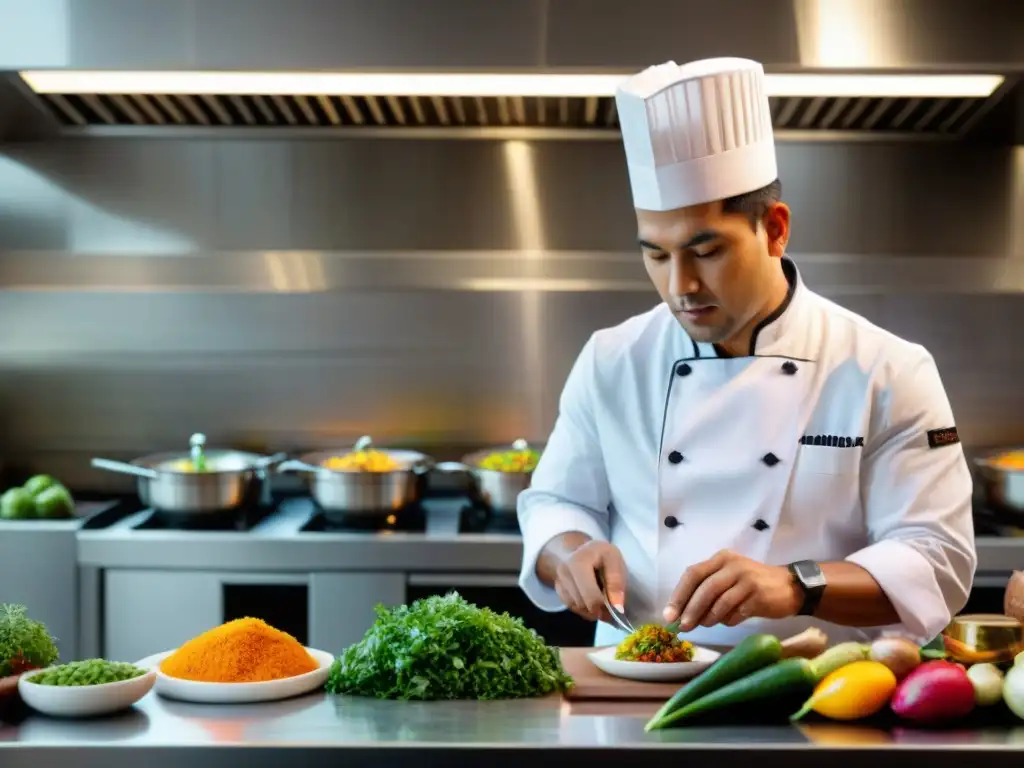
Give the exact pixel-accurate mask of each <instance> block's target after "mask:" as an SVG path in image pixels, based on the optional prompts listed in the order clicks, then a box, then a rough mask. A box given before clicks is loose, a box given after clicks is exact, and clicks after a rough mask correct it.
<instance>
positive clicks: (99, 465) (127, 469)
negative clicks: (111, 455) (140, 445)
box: [92, 459, 160, 480]
mask: <svg viewBox="0 0 1024 768" xmlns="http://www.w3.org/2000/svg"><path fill="white" fill-rule="evenodd" d="M92 465H93V466H94V467H96V469H105V470H107V471H108V472H120V473H121V474H123V475H135V476H136V477H144V478H146V479H147V480H156V479H157V478H158V477H159V476H160V475H159V473H158V472H157V471H156V470H155V469H149V468H147V467H139V466H136V465H135V464H129V463H128V462H126V461H111V460H110V459H93V460H92Z"/></svg>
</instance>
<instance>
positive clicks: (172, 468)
mask: <svg viewBox="0 0 1024 768" xmlns="http://www.w3.org/2000/svg"><path fill="white" fill-rule="evenodd" d="M285 458H287V455H286V454H283V453H280V454H275V455H273V456H261V455H259V454H256V453H247V452H245V451H235V450H229V449H216V448H215V449H208V448H207V447H206V436H205V435H203V434H201V433H197V434H194V435H192V437H191V438H190V440H189V450H188V451H187V452H186V451H178V452H173V451H171V452H165V453H155V454H151V455H149V456H143V457H141V458H138V459H132V460H131V461H128V462H122V461H111V460H110V459H99V458H97V459H93V460H92V465H93V466H94V467H96V468H97V469H102V470H106V471H109V472H119V473H122V474H128V475H134V476H135V477H136V478H137V489H138V494H139V499H140V500H141V501H142V503H143V504H145V505H146V506H147V507H151V508H153V509H154V510H156V511H158V512H161V513H165V514H169V515H207V514H217V513H223V512H231V511H235V510H239V509H244V508H246V507H250V506H253V505H255V504H260V503H266V502H267V501H268V499H269V482H268V477H267V473H268V469H269V468H270V467H271V466H273V465H274V464H275V463H277V462H279V461H282V460H284V459H285Z"/></svg>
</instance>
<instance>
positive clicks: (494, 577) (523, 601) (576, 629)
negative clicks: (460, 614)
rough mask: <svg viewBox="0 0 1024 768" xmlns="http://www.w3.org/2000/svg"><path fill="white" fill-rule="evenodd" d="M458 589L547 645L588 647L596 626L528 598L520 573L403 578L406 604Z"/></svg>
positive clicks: (452, 574) (470, 599)
mask: <svg viewBox="0 0 1024 768" xmlns="http://www.w3.org/2000/svg"><path fill="white" fill-rule="evenodd" d="M449 592H458V593H459V594H460V595H462V597H463V598H465V599H466V601H467V602H470V603H473V604H474V605H477V606H479V607H481V608H490V609H491V610H492V611H495V612H496V613H507V614H508V615H509V616H514V617H517V618H520V619H522V620H523V623H524V624H525V625H526V626H527V627H529V628H530V629H533V630H535V631H536V632H537V634H539V635H540V636H541V637H543V638H544V640H545V641H546V642H547V643H548V645H553V646H558V647H562V648H577V647H591V646H593V645H594V632H595V630H596V626H595V624H594V623H593V622H591V621H587V620H585V619H581V618H580V617H579V616H577V615H575V614H573V613H570V612H569V611H561V612H559V613H548V612H547V611H542V610H540V609H539V608H538V607H537V606H535V605H534V604H533V603H531V602H530V600H529V598H527V597H526V595H525V594H524V593H523V590H522V589H520V587H519V574H516V573H509V574H504V573H500V574H493V573H489V574H469V573H410V574H409V576H408V578H407V579H406V597H405V601H406V603H407V604H409V603H412V602H413V601H414V600H419V599H420V598H423V597H429V596H431V595H446V594H448V593H449Z"/></svg>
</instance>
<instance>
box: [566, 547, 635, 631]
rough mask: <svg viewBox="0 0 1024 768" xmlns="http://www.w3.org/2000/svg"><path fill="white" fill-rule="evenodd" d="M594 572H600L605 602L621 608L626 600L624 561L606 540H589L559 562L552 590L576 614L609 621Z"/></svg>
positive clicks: (590, 619) (615, 548)
mask: <svg viewBox="0 0 1024 768" xmlns="http://www.w3.org/2000/svg"><path fill="white" fill-rule="evenodd" d="M597 571H601V577H602V578H603V579H604V584H605V589H606V590H607V592H608V602H610V603H611V604H612V605H614V606H615V607H616V608H619V609H620V610H621V609H622V606H623V605H624V604H625V601H626V563H625V561H624V560H623V559H622V553H620V552H619V550H618V548H617V547H616V546H615V545H614V544H609V543H608V542H606V541H588V542H587V543H586V544H584V545H583V546H581V547H579V548H578V549H577V550H575V551H574V552H573V553H572V554H571V555H570V556H569V557H567V558H566V559H564V560H563V561H562V562H561V563H559V565H558V568H557V570H556V571H555V591H556V592H557V593H558V597H559V598H561V600H562V602H563V603H564V604H565V606H566V608H568V609H569V610H570V611H572V612H573V613H575V614H576V615H578V616H582V617H583V618H585V619H587V620H589V621H598V620H600V621H606V622H609V623H611V621H612V617H611V616H609V615H608V610H607V609H606V608H605V607H604V596H603V595H602V593H601V587H600V586H599V585H598V583H597V573H596V572H597Z"/></svg>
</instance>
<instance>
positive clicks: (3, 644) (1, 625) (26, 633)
mask: <svg viewBox="0 0 1024 768" xmlns="http://www.w3.org/2000/svg"><path fill="white" fill-rule="evenodd" d="M58 658H59V654H58V652H57V645H56V643H54V641H53V638H52V637H50V633H49V632H48V631H47V630H46V627H45V626H44V625H43V624H42V623H40V622H38V621H33V620H32V619H30V618H29V617H28V613H27V611H26V610H25V606H23V605H6V604H5V605H0V677H8V676H9V675H19V674H21V673H22V672H27V671H28V670H30V669H39V668H41V667H48V666H49V665H50V664H53V663H54V662H55V661H57V659H58Z"/></svg>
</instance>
